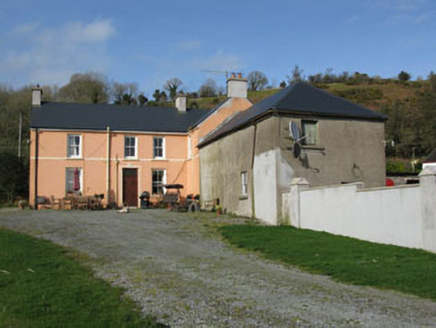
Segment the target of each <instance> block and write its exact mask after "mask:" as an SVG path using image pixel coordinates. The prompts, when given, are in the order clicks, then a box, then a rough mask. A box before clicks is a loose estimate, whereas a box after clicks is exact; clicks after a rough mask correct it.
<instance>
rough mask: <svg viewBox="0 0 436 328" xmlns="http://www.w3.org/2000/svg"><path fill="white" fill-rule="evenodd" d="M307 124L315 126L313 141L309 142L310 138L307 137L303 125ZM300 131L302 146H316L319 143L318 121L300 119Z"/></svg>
mask: <svg viewBox="0 0 436 328" xmlns="http://www.w3.org/2000/svg"><path fill="white" fill-rule="evenodd" d="M306 124H307V125H314V126H315V127H316V131H315V135H314V139H315V140H314V142H310V139H309V138H307V136H308V135H307V131H306V129H305V126H306ZM301 131H302V134H303V142H302V144H303V145H304V146H316V145H317V144H318V143H319V125H318V121H314V120H301Z"/></svg>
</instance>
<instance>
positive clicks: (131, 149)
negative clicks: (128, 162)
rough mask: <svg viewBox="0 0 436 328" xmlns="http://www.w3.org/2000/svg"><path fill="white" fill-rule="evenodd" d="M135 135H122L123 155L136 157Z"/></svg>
mask: <svg viewBox="0 0 436 328" xmlns="http://www.w3.org/2000/svg"><path fill="white" fill-rule="evenodd" d="M136 144H137V143H136V137H134V136H125V137H124V157H125V158H136Z"/></svg>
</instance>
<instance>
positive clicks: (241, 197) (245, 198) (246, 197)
mask: <svg viewBox="0 0 436 328" xmlns="http://www.w3.org/2000/svg"><path fill="white" fill-rule="evenodd" d="M247 199H248V196H239V200H247Z"/></svg>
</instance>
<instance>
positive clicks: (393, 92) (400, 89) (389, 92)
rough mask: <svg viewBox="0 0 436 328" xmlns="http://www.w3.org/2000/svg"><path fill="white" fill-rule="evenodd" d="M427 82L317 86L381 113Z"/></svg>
mask: <svg viewBox="0 0 436 328" xmlns="http://www.w3.org/2000/svg"><path fill="white" fill-rule="evenodd" d="M424 83H425V82H406V83H404V82H403V83H399V82H392V83H386V84H379V83H374V84H365V85H362V84H359V85H349V84H346V83H329V84H318V85H316V86H317V87H318V88H320V89H324V90H325V91H327V92H330V93H332V94H334V95H336V96H339V97H342V98H345V99H347V100H350V101H352V102H355V103H357V104H360V105H362V106H365V107H367V108H370V109H373V110H376V111H380V110H381V108H382V107H383V105H391V104H393V103H394V102H395V101H398V100H399V101H403V102H408V101H410V100H411V99H412V98H413V97H414V96H415V93H416V91H417V90H419V89H420V88H421V87H422V86H423V84H424ZM280 90H281V89H267V90H262V91H248V98H249V99H250V100H251V101H252V102H253V103H256V102H258V101H260V100H262V99H264V98H266V97H269V96H271V95H273V94H275V93H277V92H278V91H280ZM223 100H225V96H224V95H223V96H217V97H210V98H197V99H189V101H188V107H192V105H193V104H194V103H196V104H197V105H198V108H213V107H215V106H216V105H217V104H219V103H220V102H222V101H223ZM194 106H195V105H194Z"/></svg>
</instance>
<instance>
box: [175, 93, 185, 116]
mask: <svg viewBox="0 0 436 328" xmlns="http://www.w3.org/2000/svg"><path fill="white" fill-rule="evenodd" d="M176 108H177V109H178V110H179V112H186V96H185V95H184V94H178V95H177V96H176Z"/></svg>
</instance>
